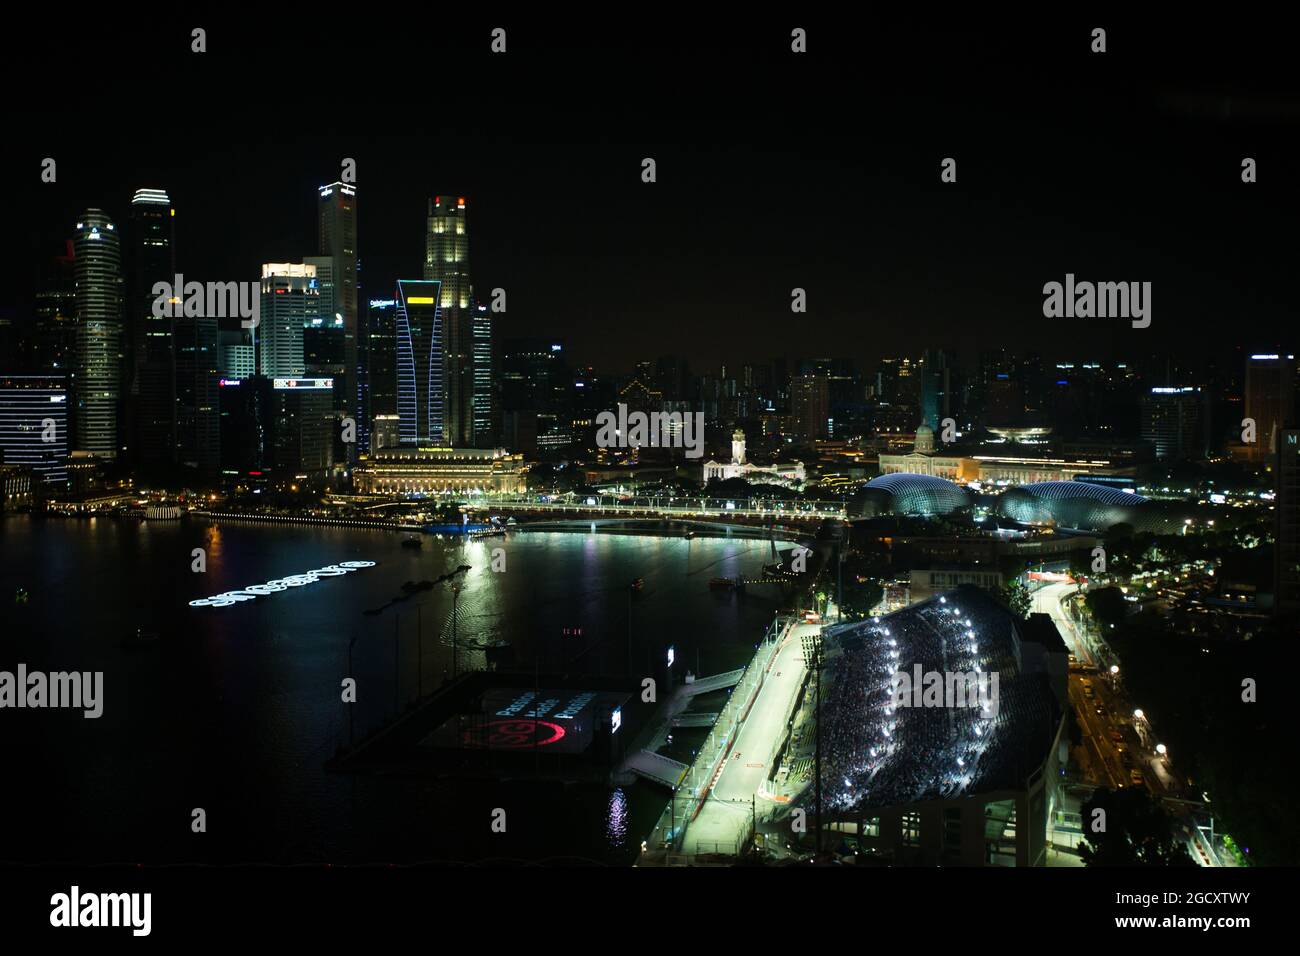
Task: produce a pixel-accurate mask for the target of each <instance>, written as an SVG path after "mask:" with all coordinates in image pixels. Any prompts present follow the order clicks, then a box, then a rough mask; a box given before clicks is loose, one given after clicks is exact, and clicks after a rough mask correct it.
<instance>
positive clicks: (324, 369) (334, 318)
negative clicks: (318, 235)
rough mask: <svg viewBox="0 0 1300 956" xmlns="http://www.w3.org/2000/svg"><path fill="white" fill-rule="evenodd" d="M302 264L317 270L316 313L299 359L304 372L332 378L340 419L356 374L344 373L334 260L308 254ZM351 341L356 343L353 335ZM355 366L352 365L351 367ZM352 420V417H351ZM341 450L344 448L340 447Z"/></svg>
mask: <svg viewBox="0 0 1300 956" xmlns="http://www.w3.org/2000/svg"><path fill="white" fill-rule="evenodd" d="M302 261H303V264H304V265H308V266H312V267H314V268H315V269H316V288H317V290H318V295H317V296H316V300H317V301H316V308H317V314H315V315H312V316H309V317H308V318H307V321H306V322H305V323H304V325H303V329H302V359H303V364H304V365H305V366H306V368H307V375H309V376H311V377H312V378H330V379H333V380H334V412H335V418H336V419H341V418H343V417H345V416H347V415H349V414H351V410H352V409H354V408H356V407H357V406H356V401H355V399H354V400H353V401H351V402H349V401H348V392H347V389H348V388H349V387H352V388H355V387H356V377H355V376H352V377H349V376H348V375H347V365H348V359H347V352H348V336H347V326H346V324H345V323H346V320H345V319H344V317H343V313H342V311H341V308H342V303H341V302H340V299H341V292H342V290H341V289H340V288H339V287H338V285H337V284H336V283H335V282H334V265H335V263H334V260H333V259H332V258H330V257H329V256H307V257H306V258H304V259H303V260H302ZM352 341H353V342H354V343H355V341H356V337H355V336H353V339H352ZM354 367H355V366H354ZM354 420H355V419H354ZM339 451H340V452H341V453H345V452H346V450H345V449H343V448H342V447H340V448H339Z"/></svg>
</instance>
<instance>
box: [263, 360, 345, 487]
mask: <svg viewBox="0 0 1300 956" xmlns="http://www.w3.org/2000/svg"><path fill="white" fill-rule="evenodd" d="M270 385H271V389H270V392H269V400H267V401H264V403H263V407H262V413H263V417H264V425H265V428H266V444H267V446H268V450H269V451H270V452H271V456H270V457H271V459H272V463H273V468H274V470H275V472H276V475H277V478H278V480H279V481H281V482H284V481H290V482H307V483H309V484H319V483H321V482H323V481H325V480H326V479H327V478H328V476H329V472H330V469H331V466H332V465H333V463H334V398H333V396H334V383H333V382H332V381H331V380H330V379H328V378H275V379H272V380H271V382H270ZM263 387H264V386H263Z"/></svg>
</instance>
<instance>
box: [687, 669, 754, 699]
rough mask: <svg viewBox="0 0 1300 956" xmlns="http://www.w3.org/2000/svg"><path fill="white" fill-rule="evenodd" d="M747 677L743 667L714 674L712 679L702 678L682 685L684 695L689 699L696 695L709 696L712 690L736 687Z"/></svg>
mask: <svg viewBox="0 0 1300 956" xmlns="http://www.w3.org/2000/svg"><path fill="white" fill-rule="evenodd" d="M744 676H745V668H743V667H741V668H738V669H736V670H734V671H727V672H726V673H725V674H714V675H713V676H712V677H701V678H699V679H698V680H694V681H692V682H691V683H689V684H683V685H682V693H683V694H685V695H686V696H687V697H694V696H695V695H696V694H707V693H708V692H709V691H712V690H723V689H725V688H727V687H735V686H736V685H737V684H739V683H740V679H741V678H742V677H744Z"/></svg>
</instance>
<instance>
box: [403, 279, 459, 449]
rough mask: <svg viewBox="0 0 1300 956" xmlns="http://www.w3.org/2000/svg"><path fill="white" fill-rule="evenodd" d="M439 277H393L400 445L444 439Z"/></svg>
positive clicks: (436, 442) (430, 443) (439, 442)
mask: <svg viewBox="0 0 1300 956" xmlns="http://www.w3.org/2000/svg"><path fill="white" fill-rule="evenodd" d="M441 298H442V296H441V288H440V285H439V283H438V282H432V281H423V282H422V281H418V280H415V279H399V280H398V282H397V322H396V327H397V328H396V333H397V349H396V355H397V414H398V418H399V421H398V432H399V435H400V436H401V443H402V444H403V445H414V446H417V447H418V446H437V447H442V446H446V445H449V444H450V442H448V440H447V434H446V432H445V431H444V427H445V421H446V418H445V415H446V409H445V399H444V395H445V392H444V379H443V375H444V370H445V363H444V356H443V322H442V317H441V310H440V308H439V305H438V302H439V300H440V299H441Z"/></svg>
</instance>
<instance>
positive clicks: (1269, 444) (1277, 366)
mask: <svg viewBox="0 0 1300 956" xmlns="http://www.w3.org/2000/svg"><path fill="white" fill-rule="evenodd" d="M1295 378H1296V361H1295V356H1294V355H1290V354H1286V353H1283V352H1266V353H1265V352H1260V353H1256V354H1254V355H1251V356H1250V357H1249V358H1248V359H1246V417H1247V418H1250V419H1254V421H1255V444H1254V445H1253V446H1251V447H1250V449H1249V451H1250V458H1251V460H1252V461H1262V462H1272V461H1273V459H1274V457H1275V456H1276V455H1277V450H1278V436H1279V435H1280V434H1281V432H1282V429H1283V428H1285V427H1286V426H1287V425H1288V424H1289V423H1290V422H1291V420H1292V416H1293V415H1294V414H1295Z"/></svg>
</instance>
